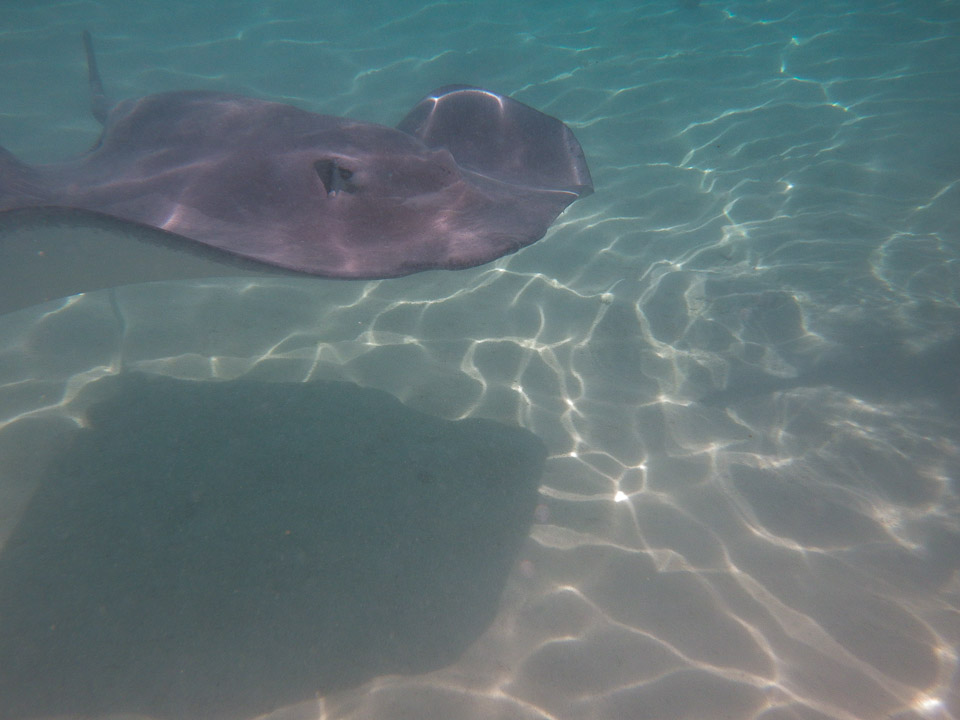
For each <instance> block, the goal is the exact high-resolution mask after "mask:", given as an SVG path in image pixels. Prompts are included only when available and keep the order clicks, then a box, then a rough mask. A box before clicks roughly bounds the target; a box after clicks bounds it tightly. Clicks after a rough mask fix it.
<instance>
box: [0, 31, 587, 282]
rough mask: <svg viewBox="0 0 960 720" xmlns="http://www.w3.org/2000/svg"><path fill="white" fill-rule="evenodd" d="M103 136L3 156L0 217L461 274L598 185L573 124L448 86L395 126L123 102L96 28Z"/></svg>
mask: <svg viewBox="0 0 960 720" xmlns="http://www.w3.org/2000/svg"><path fill="white" fill-rule="evenodd" d="M84 40H85V45H86V49H87V60H88V67H89V69H90V81H91V89H92V92H93V111H94V115H95V116H97V118H98V119H99V120H101V122H102V123H103V126H104V127H103V134H102V136H101V137H100V139H99V141H98V142H97V144H96V145H95V146H94V147H93V148H92V149H91V150H90V151H89V152H87V153H86V154H84V155H83V156H81V157H79V158H78V159H75V160H72V161H68V162H63V163H57V164H51V165H41V166H28V165H26V164H24V163H21V162H20V161H18V160H17V159H16V158H15V157H13V156H12V155H11V154H10V153H9V152H7V151H5V150H2V149H0V213H3V212H10V211H17V210H23V209H26V208H34V209H37V208H40V209H47V208H49V209H51V211H53V210H54V209H60V210H59V212H61V213H62V212H63V209H68V210H70V211H78V212H83V213H94V214H98V215H104V216H109V217H111V218H118V219H120V220H123V221H128V222H131V223H136V224H138V225H142V226H149V227H152V228H158V229H160V230H163V231H165V232H167V233H171V234H172V235H174V236H176V238H177V241H180V240H182V242H183V243H185V244H191V243H192V244H202V245H205V246H211V247H213V248H217V249H219V250H222V251H225V252H227V253H231V254H234V255H238V256H241V257H243V258H246V259H249V260H253V261H256V262H259V263H266V264H269V265H271V266H275V267H278V268H285V269H288V270H293V271H297V272H301V273H307V274H312V275H321V276H327V277H342V278H384V277H396V276H401V275H406V274H409V273H413V272H417V271H421V270H427V269H431V268H463V267H469V266H474V265H478V264H482V263H485V262H488V261H490V260H493V259H495V258H497V257H500V256H501V255H504V254H506V253H510V252H514V251H516V250H518V249H519V248H521V247H524V246H525V245H529V244H530V243H532V242H535V241H536V240H538V239H539V238H541V237H542V236H543V235H544V234H545V232H546V231H547V228H548V227H549V226H550V224H551V223H552V222H553V221H554V220H555V219H556V217H557V216H558V215H559V214H560V213H561V212H562V211H563V210H564V208H566V207H567V206H568V205H569V204H570V203H572V202H573V201H574V200H576V199H577V198H579V197H582V196H584V195H587V194H589V193H591V192H592V191H593V185H592V182H591V179H590V173H589V170H588V169H587V165H586V161H585V159H584V155H583V151H582V150H581V148H580V145H579V143H578V142H577V140H576V139H575V138H574V136H573V133H572V132H571V131H570V130H569V128H567V127H566V126H565V125H564V124H563V123H562V122H560V121H559V120H557V119H555V118H552V117H550V116H547V115H545V114H543V113H541V112H539V111H537V110H534V109H533V108H530V107H528V106H526V105H524V104H522V103H520V102H517V101H516V100H512V99H510V98H508V97H505V96H502V95H498V94H496V93H493V92H490V91H487V90H482V89H479V88H474V87H467V86H448V87H443V88H440V89H438V90H436V91H434V92H432V93H430V94H429V95H428V96H427V97H426V98H424V99H423V100H421V101H420V102H419V103H418V104H417V105H416V106H415V107H414V108H413V109H412V110H411V111H410V113H409V114H408V115H407V116H406V117H405V118H404V119H403V120H402V121H401V122H400V124H399V125H398V126H397V127H396V128H390V127H386V126H382V125H376V124H371V123H364V122H358V121H355V120H350V119H346V118H340V117H333V116H328V115H318V114H314V113H309V112H306V111H304V110H301V109H298V108H296V107H293V106H290V105H285V104H281V103H275V102H268V101H263V100H258V99H254V98H248V97H244V96H238V95H231V94H225V93H216V92H197V91H190V92H168V93H162V94H157V95H150V96H147V97H143V98H140V99H136V100H124V101H121V102H119V103H117V104H115V105H112V106H111V105H110V104H109V103H108V102H107V101H106V99H105V96H104V94H103V91H102V85H101V82H100V78H99V73H98V71H97V67H96V63H95V60H94V57H93V50H92V46H91V43H90V39H89V35H88V34H85V35H84Z"/></svg>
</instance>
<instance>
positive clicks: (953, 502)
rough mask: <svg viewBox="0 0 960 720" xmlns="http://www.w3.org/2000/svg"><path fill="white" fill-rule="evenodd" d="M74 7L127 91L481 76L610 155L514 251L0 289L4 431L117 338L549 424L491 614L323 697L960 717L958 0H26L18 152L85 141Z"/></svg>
mask: <svg viewBox="0 0 960 720" xmlns="http://www.w3.org/2000/svg"><path fill="white" fill-rule="evenodd" d="M83 28H89V29H90V30H91V31H92V32H93V33H94V35H95V37H96V38H97V44H98V52H99V55H100V64H101V71H102V73H103V75H104V80H105V83H106V84H107V87H108V90H109V92H110V93H111V94H112V95H113V96H114V97H131V96H137V95H144V94H148V93H153V92H159V91H163V90H171V89H184V88H206V89H217V90H228V91H233V92H240V93H244V94H249V95H255V96H258V97H263V98H268V99H275V100H282V101H284V102H290V103H294V104H297V105H300V106H301V107H304V108H306V109H309V110H312V111H315V112H323V113H330V114H337V115H347V116H351V117H356V118H358V119H362V120H367V121H373V122H382V123H385V124H393V123H395V122H397V121H398V120H399V119H400V118H401V117H402V116H403V115H404V114H405V112H406V110H407V109H408V108H409V107H410V106H412V105H413V104H414V103H415V102H416V101H417V99H419V98H420V97H421V96H423V95H424V94H425V93H427V92H428V91H429V90H431V89H432V88H434V87H436V86H439V85H443V84H447V83H451V82H463V83H470V84H476V85H481V86H484V87H487V88H490V89H492V90H496V91H498V92H502V93H506V94H509V95H512V96H514V97H516V98H517V99H519V100H522V101H523V102H526V103H528V104H530V105H533V106H535V107H537V108H539V109H541V110H543V111H545V112H547V113H549V114H551V115H554V116H556V117H559V118H561V119H562V120H564V121H565V122H566V123H568V124H569V125H570V126H571V127H572V128H573V129H574V131H575V133H576V135H577V136H578V138H579V140H580V142H581V144H582V145H583V147H584V150H585V152H586V155H587V158H588V161H589V163H590V167H591V171H592V173H593V177H594V181H595V184H596V194H595V195H593V196H591V197H590V198H587V199H585V200H582V201H578V202H577V203H576V204H574V205H573V206H572V207H571V208H570V209H569V210H568V211H567V212H566V213H565V214H564V215H563V216H562V217H561V218H560V220H559V221H558V222H557V224H556V226H555V227H554V229H553V230H552V231H551V233H550V234H549V235H548V236H547V237H546V238H545V239H543V240H542V241H540V242H538V243H537V244H535V245H534V246H532V247H530V248H528V249H526V250H524V251H523V252H521V253H519V254H517V255H514V256H511V257H509V258H505V259H503V260H501V261H498V262H497V263H495V264H493V265H491V266H486V267H482V268H476V269H473V270H467V271H461V272H456V273H425V274H422V275H418V276H413V277H411V278H404V279H401V280H396V281H384V282H375V283H329V282H326V281H319V280H318V281H316V282H307V283H288V284H283V283H281V282H279V281H271V282H266V283H264V284H263V285H262V286H258V287H250V286H248V285H245V284H230V283H225V282H221V283H205V284H199V285H193V286H186V287H184V286H178V287H176V288H168V287H164V286H154V287H149V288H146V287H145V288H127V289H124V290H123V291H121V292H120V293H118V294H117V297H116V298H115V299H116V300H117V301H118V303H119V307H120V308H121V313H122V316H123V318H124V324H123V327H122V328H117V327H116V325H115V315H114V314H113V311H112V310H109V307H110V305H109V302H108V300H107V299H105V296H104V295H103V294H92V295H89V296H87V297H84V298H82V299H80V300H79V301H76V302H74V303H73V304H71V305H69V306H67V307H66V308H65V309H64V310H63V311H62V312H60V313H57V314H56V317H51V316H40V317H37V316H31V317H29V318H26V317H25V318H18V319H16V322H14V321H13V320H11V319H9V318H6V319H4V320H5V323H4V324H2V329H3V333H4V338H5V340H4V350H3V352H2V356H3V364H2V366H0V388H2V391H0V418H2V419H3V421H4V422H5V426H4V427H5V428H9V427H13V426H14V425H15V424H16V422H15V421H17V420H21V419H23V418H25V417H30V418H34V419H38V420H41V419H43V418H48V417H52V416H54V415H59V416H65V417H73V416H76V415H78V414H79V413H80V410H81V409H82V407H81V406H82V393H80V392H79V388H81V387H82V386H84V385H85V384H86V383H88V382H89V381H91V380H95V379H96V378H97V377H99V376H101V375H103V374H108V373H111V372H116V371H117V370H118V369H120V368H125V369H140V370H146V371H150V372H158V373H165V374H171V375H175V376H178V377H197V378H205V377H240V376H256V377H269V378H273V379H299V380H302V379H310V378H321V377H323V378H328V377H330V378H337V379H349V380H352V381H355V382H359V383H361V384H364V385H372V386H376V387H380V388H383V389H386V390H388V391H389V392H391V393H393V394H394V395H396V396H397V397H399V398H400V399H401V400H403V401H404V402H406V403H407V404H409V405H411V406H413V407H417V408H420V409H425V410H428V411H430V412H432V413H435V414H438V415H442V416H444V417H448V418H460V417H469V416H484V417H493V418H496V419H499V420H503V421H505V422H512V423H516V424H520V425H523V426H524V427H527V428H529V429H531V430H533V431H534V432H536V433H537V434H538V435H540V436H541V437H542V438H543V439H544V440H545V442H547V444H548V446H549V448H550V452H551V458H550V460H549V462H548V467H547V471H546V473H545V475H544V478H543V484H542V487H541V505H540V508H538V512H537V515H536V518H535V522H534V525H533V527H532V530H531V534H530V540H529V542H528V544H527V546H526V548H525V549H524V551H523V553H522V554H521V556H520V557H518V558H517V566H516V570H515V572H514V575H513V576H512V578H511V581H510V582H509V583H508V586H507V588H506V590H505V591H504V594H503V598H502V601H501V611H500V614H499V615H498V616H497V619H496V620H495V621H494V623H493V624H492V625H491V626H490V628H489V629H488V631H487V632H486V633H485V634H484V635H482V636H481V637H480V638H478V639H477V640H476V642H475V643H474V644H473V646H472V647H471V650H469V651H468V652H467V653H466V654H465V655H464V656H463V657H462V658H460V659H459V660H457V661H456V662H455V663H453V664H452V665H450V666H448V667H444V668H437V669H435V671H434V672H433V673H432V674H428V675H424V676H412V677H401V678H380V679H375V680H371V681H370V682H368V683H366V684H364V685H362V686H360V687H357V688H355V689H354V690H351V691H349V692H345V693H342V694H338V695H337V696H336V697H325V698H323V699H322V701H312V702H313V705H312V706H311V707H312V708H314V710H313V711H312V712H315V713H320V712H321V711H319V710H316V708H317V707H318V705H317V703H318V702H319V704H320V706H322V712H323V713H326V714H325V715H323V714H321V715H320V716H321V717H331V718H333V717H336V718H340V717H343V718H361V717H362V718H395V717H464V718H486V717H501V718H547V717H549V718H571V719H572V718H616V719H619V718H655V719H657V720H661V719H667V718H714V717H720V716H723V717H731V718H758V717H762V718H764V720H774V719H777V720H779V719H780V718H803V719H808V718H811V719H812V718H839V719H844V720H848V719H850V718H858V719H868V718H869V719H872V718H891V717H896V718H922V717H926V718H947V717H953V716H957V715H958V714H960V699H958V697H957V687H958V677H960V676H958V656H957V652H956V646H957V644H958V642H960V601H958V598H960V586H958V570H960V516H958V512H960V505H958V492H960V487H958V482H960V480H958V478H960V409H958V408H960V380H958V377H960V374H958V371H957V368H958V367H960V295H958V288H960V235H958V230H957V228H958V222H957V218H958V215H960V142H958V127H960V83H958V82H957V68H958V67H960V39H958V38H960V5H958V3H957V2H955V1H952V0H940V1H929V2H928V1H923V0H921V1H919V2H909V3H908V2H856V1H853V0H850V1H849V2H836V3H826V2H818V3H796V2H785V1H783V2H781V1H771V2H746V1H744V2H723V1H722V0H719V1H714V0H703V1H702V2H700V3H699V5H697V4H691V3H681V2H677V1H676V0H662V1H660V2H646V3H626V2H605V3H602V4H601V3H589V4H588V3H570V4H568V5H564V4H561V3H556V2H553V3H540V2H537V3H534V2H509V3H508V2H497V3H494V2H473V3H467V2H437V3H431V4H422V3H414V2H372V3H364V4H362V5H361V4H352V3H336V4H334V3H330V4H326V3H323V4H320V3H313V2H294V1H290V2H224V3H211V2H208V3H202V4H201V3H185V2H184V3H177V2H165V3H121V2H75V3H64V2H59V3H53V2H33V3H29V4H22V5H18V6H12V5H10V4H8V5H7V6H5V7H4V9H3V17H2V19H0V113H2V114H0V140H2V143H3V145H4V146H5V147H7V148H8V149H10V150H11V151H13V152H15V153H17V154H18V155H20V156H21V157H24V158H25V159H30V160H34V161H43V160H54V159H58V158H62V157H64V156H67V155H70V154H71V153H79V152H82V151H83V150H84V149H85V148H86V147H87V146H89V145H90V144H91V143H92V142H93V141H94V140H95V138H96V136H97V133H98V126H97V124H96V122H95V121H94V120H93V119H92V117H90V115H89V112H88V97H87V92H86V81H85V69H84V67H83V64H82V59H81V48H80V42H79V35H80V31H81V30H82V29H83ZM105 308H107V310H105ZM91 327H94V328H96V329H97V332H92V331H91V330H90V328H91ZM71 328H79V329H74V330H72V331H71ZM93 338H96V341H94V339H93ZM0 433H2V431H0ZM13 496H14V494H9V497H8V499H7V501H8V502H10V503H13V502H14V501H13V500H11V499H10V498H12V497H13ZM8 507H13V505H8ZM13 515H15V513H13V512H12V511H11V512H9V513H8V516H13ZM8 522H11V520H9V519H8ZM434 591H436V589H434V588H430V587H424V588H423V592H424V593H430V592H434ZM0 622H2V620H0ZM0 671H2V668H0ZM196 681H197V682H203V680H202V679H196ZM303 712H304V713H307V712H311V711H309V710H303ZM291 716H293V715H291ZM307 716H308V715H307V714H304V715H303V717H307ZM309 716H310V717H314V716H316V715H309ZM278 717H279V716H278ZM296 717H300V716H299V715H296Z"/></svg>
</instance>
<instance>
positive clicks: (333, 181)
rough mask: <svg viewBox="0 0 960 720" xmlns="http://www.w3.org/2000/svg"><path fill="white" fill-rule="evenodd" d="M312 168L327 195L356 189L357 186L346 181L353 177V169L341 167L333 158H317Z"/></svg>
mask: <svg viewBox="0 0 960 720" xmlns="http://www.w3.org/2000/svg"><path fill="white" fill-rule="evenodd" d="M313 169H314V171H315V172H316V173H317V177H318V178H320V183H321V184H322V185H323V189H324V190H326V192H327V195H337V194H338V193H341V192H347V193H353V192H356V191H357V186H356V185H354V184H353V183H351V182H348V181H349V180H350V178H352V177H353V170H350V169H348V168H345V167H343V166H342V165H341V164H340V163H339V162H338V161H337V160H336V159H335V158H326V159H324V160H317V161H316V162H315V163H313Z"/></svg>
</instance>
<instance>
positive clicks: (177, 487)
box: [0, 374, 546, 720]
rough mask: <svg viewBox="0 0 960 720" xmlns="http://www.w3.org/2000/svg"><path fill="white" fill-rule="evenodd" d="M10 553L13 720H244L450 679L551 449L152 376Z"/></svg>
mask: <svg viewBox="0 0 960 720" xmlns="http://www.w3.org/2000/svg"><path fill="white" fill-rule="evenodd" d="M96 386H98V387H95V388H94V390H92V391H91V392H95V393H96V396H97V397H101V394H102V395H103V396H105V399H101V400H99V401H98V402H96V403H95V404H93V405H91V406H90V407H89V410H88V413H87V421H86V427H84V428H83V429H81V430H79V431H77V432H76V433H75V434H74V436H73V438H72V439H71V441H70V442H69V443H66V446H65V447H64V449H63V451H62V453H61V454H60V455H59V457H57V458H56V459H55V460H54V461H53V462H52V463H51V464H50V465H49V467H48V469H47V470H46V472H45V473H44V475H43V477H42V481H41V483H40V484H39V486H38V488H37V490H36V492H35V494H34V496H33V498H32V500H31V501H30V504H29V505H28V507H27V509H26V510H25V512H24V514H23V516H22V517H21V519H20V522H19V523H18V525H17V526H16V528H15V530H14V531H13V533H12V534H11V536H10V538H9V540H8V542H7V543H6V546H5V547H4V549H3V551H2V554H0V618H2V622H0V668H2V672H0V717H4V718H14V717H34V716H53V715H64V716H94V715H96V716H99V715H109V714H112V713H121V712H122V713H139V714H142V715H147V716H151V717H155V718H171V720H172V719H174V718H188V717H196V718H199V717H202V718H205V719H208V720H216V719H218V718H224V719H226V718H236V717H249V716H254V715H257V714H260V713H265V712H269V711H272V710H274V709H276V708H278V707H283V706H287V705H291V704H294V703H297V702H303V701H306V700H310V699H312V698H314V697H315V696H316V694H318V693H321V694H325V693H329V692H331V691H335V690H337V689H342V688H346V687H351V686H354V685H357V684H359V683H362V682H364V681H366V680H368V679H370V678H371V677H374V676H377V675H382V674H387V673H401V674H406V673H421V672H425V671H429V670H432V669H436V668H439V667H442V666H445V665H447V664H449V663H450V662H452V661H453V660H454V659H455V658H457V657H458V656H459V654H460V653H461V652H462V651H463V650H464V649H465V648H466V647H467V646H468V645H469V644H470V643H471V642H473V641H474V640H475V639H476V638H477V637H478V636H479V634H480V633H482V632H483V631H484V630H485V628H486V627H487V626H488V624H489V623H490V621H491V620H492V618H493V617H494V615H495V613H496V611H497V606H498V603H499V596H500V592H501V590H502V588H503V585H504V582H505V579H506V577H507V575H508V573H509V571H510V569H511V567H512V565H513V563H514V561H515V556H516V554H517V552H518V550H519V548H520V547H521V544H522V543H523V541H524V539H525V537H526V535H527V533H528V530H529V526H530V522H531V518H532V514H533V510H534V507H535V504H536V502H537V488H538V484H539V479H540V475H541V472H542V469H543V463H544V460H545V457H546V450H545V448H544V445H543V443H542V442H541V441H540V440H539V439H538V438H537V437H536V436H535V435H533V434H532V433H530V432H528V431H526V430H523V429H520V428H516V427H508V426H505V425H502V424H499V423H496V422H493V421H488V420H481V419H469V420H463V421H458V422H451V421H445V420H440V419H437V418H434V417H431V416H428V415H425V414H423V413H419V412H416V411H413V410H411V409H409V408H407V407H405V406H404V405H402V404H401V403H400V402H399V401H397V400H396V399H395V398H393V397H392V396H390V395H388V394H387V393H384V392H382V391H379V390H372V389H365V388H361V387H359V386H355V385H352V384H348V383H337V382H314V383H266V382H255V381H248V380H237V381H230V382H192V381H181V380H175V379H170V378H155V377H147V376H143V375H137V374H126V375H120V376H114V377H109V378H106V379H104V380H100V381H98V382H97V383H96Z"/></svg>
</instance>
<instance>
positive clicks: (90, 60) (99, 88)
mask: <svg viewBox="0 0 960 720" xmlns="http://www.w3.org/2000/svg"><path fill="white" fill-rule="evenodd" d="M83 50H84V52H85V53H86V54H87V77H88V78H89V81H90V110H91V112H93V116H94V117H95V118H96V119H97V120H98V121H99V122H100V124H101V125H104V124H106V122H107V113H109V112H110V102H109V101H108V100H107V95H106V93H104V92H103V81H102V80H101V79H100V70H99V69H98V68H97V56H96V55H94V54H93V38H92V37H91V36H90V31H89V30H84V31H83Z"/></svg>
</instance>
